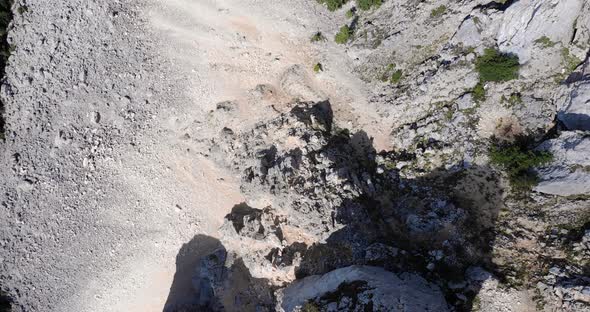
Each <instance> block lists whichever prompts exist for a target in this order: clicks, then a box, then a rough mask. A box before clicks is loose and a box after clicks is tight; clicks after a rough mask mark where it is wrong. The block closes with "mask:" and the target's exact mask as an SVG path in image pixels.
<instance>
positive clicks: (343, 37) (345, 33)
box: [334, 25, 352, 44]
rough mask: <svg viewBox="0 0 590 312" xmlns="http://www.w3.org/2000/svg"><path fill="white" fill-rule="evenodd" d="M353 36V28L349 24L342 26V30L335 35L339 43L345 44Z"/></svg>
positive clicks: (335, 39)
mask: <svg viewBox="0 0 590 312" xmlns="http://www.w3.org/2000/svg"><path fill="white" fill-rule="evenodd" d="M351 36H352V29H350V27H348V25H344V26H342V27H340V31H339V32H338V33H337V34H336V37H334V41H336V43H338V44H345V43H347V42H348V40H350V37H351Z"/></svg>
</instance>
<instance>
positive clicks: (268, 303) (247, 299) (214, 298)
mask: <svg viewBox="0 0 590 312" xmlns="http://www.w3.org/2000/svg"><path fill="white" fill-rule="evenodd" d="M176 267H177V271H176V273H175V274H174V280H173V282H172V286H171V287H170V293H169V294H168V299H167V300H166V304H165V306H164V309H163V311H164V312H209V311H211V312H215V311H252V312H254V311H256V312H265V311H268V312H270V311H272V302H273V291H274V289H272V288H271V287H269V286H268V285H269V284H268V281H267V280H265V279H259V278H254V277H252V275H251V274H250V272H249V270H248V268H247V267H246V266H245V265H244V261H243V260H242V259H241V258H236V257H235V256H234V255H233V254H231V253H228V252H227V250H226V248H225V247H224V246H223V245H222V244H221V243H220V242H219V240H217V239H215V238H213V237H210V236H206V235H197V236H195V237H194V238H193V239H192V240H191V241H190V242H188V243H186V244H184V245H183V246H182V248H181V249H180V251H179V252H178V256H177V257H176Z"/></svg>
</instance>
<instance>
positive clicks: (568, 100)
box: [557, 83, 590, 130]
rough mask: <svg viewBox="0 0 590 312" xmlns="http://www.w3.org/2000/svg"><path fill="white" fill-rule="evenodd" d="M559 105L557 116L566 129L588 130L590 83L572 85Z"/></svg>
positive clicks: (589, 123)
mask: <svg viewBox="0 0 590 312" xmlns="http://www.w3.org/2000/svg"><path fill="white" fill-rule="evenodd" d="M560 106H561V107H560V110H559V112H558V113H557V118H558V119H559V120H560V121H561V122H562V123H563V124H564V125H565V127H566V128H567V129H568V130H590V83H582V84H579V85H576V86H575V87H573V88H572V90H571V91H570V92H569V93H568V95H567V96H566V97H565V99H564V100H563V102H562V103H561V105H560Z"/></svg>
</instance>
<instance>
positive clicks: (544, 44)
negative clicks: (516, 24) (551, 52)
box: [535, 36, 557, 48]
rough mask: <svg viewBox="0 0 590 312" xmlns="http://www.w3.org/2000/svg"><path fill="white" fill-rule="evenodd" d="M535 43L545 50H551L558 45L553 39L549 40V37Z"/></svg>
mask: <svg viewBox="0 0 590 312" xmlns="http://www.w3.org/2000/svg"><path fill="white" fill-rule="evenodd" d="M535 43H536V44H538V45H540V46H542V47H543V48H551V47H553V46H555V45H556V44H557V43H555V42H553V41H551V39H549V37H547V36H543V37H541V38H539V39H537V40H535Z"/></svg>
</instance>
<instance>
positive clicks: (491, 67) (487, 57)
mask: <svg viewBox="0 0 590 312" xmlns="http://www.w3.org/2000/svg"><path fill="white" fill-rule="evenodd" d="M519 67H520V64H519V63H518V56H516V55H513V54H505V53H500V51H498V50H496V49H485V51H484V54H483V55H481V56H479V57H478V58H477V60H476V61H475V68H476V69H477V71H478V72H479V79H480V81H481V82H482V83H483V82H487V81H509V80H512V79H517V78H518V70H519Z"/></svg>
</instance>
